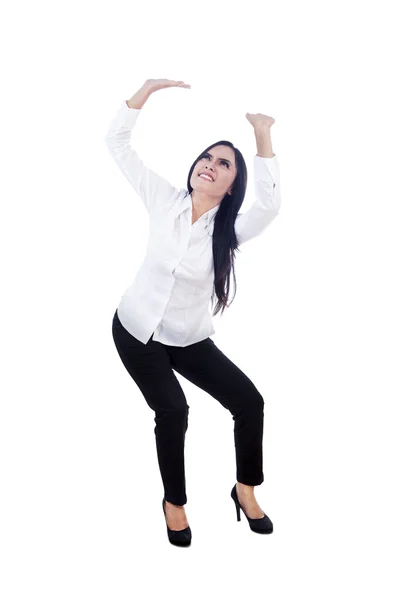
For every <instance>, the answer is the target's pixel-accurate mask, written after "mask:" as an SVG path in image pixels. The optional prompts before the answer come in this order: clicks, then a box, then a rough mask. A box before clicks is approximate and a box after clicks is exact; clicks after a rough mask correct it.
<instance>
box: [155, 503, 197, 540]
mask: <svg viewBox="0 0 400 600" xmlns="http://www.w3.org/2000/svg"><path fill="white" fill-rule="evenodd" d="M162 507H163V511H164V516H165V522H166V524H167V533H168V539H169V541H170V542H171V544H174V545H175V546H190V544H191V541H192V532H191V529H190V527H186V528H185V529H180V530H175V529H170V528H169V527H168V523H167V515H166V512H165V498H163V501H162Z"/></svg>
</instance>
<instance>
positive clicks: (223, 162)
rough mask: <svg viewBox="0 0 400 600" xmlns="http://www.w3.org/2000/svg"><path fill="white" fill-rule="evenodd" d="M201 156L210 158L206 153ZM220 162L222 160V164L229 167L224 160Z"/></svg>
mask: <svg viewBox="0 0 400 600" xmlns="http://www.w3.org/2000/svg"><path fill="white" fill-rule="evenodd" d="M203 158H210V156H209V155H208V154H205V155H204V157H203ZM221 162H222V164H224V165H225V166H226V167H228V169H229V164H228V163H227V162H226V161H225V160H223V161H221Z"/></svg>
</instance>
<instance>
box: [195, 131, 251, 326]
mask: <svg viewBox="0 0 400 600" xmlns="http://www.w3.org/2000/svg"><path fill="white" fill-rule="evenodd" d="M220 145H225V146H229V147H230V148H232V150H233V151H234V153H235V162H236V169H237V174H236V178H235V181H234V182H233V184H232V190H231V194H228V193H226V194H225V196H224V197H223V199H222V201H221V202H220V205H219V209H218V210H217V212H216V214H215V216H214V219H215V220H214V232H213V257H214V275H215V277H214V290H213V295H212V301H214V300H215V295H216V296H217V298H218V302H217V303H216V306H215V308H214V312H213V316H215V315H216V314H218V312H219V311H220V310H221V311H222V312H221V316H222V314H223V313H224V310H225V308H227V307H229V306H230V304H228V299H229V290H230V275H231V271H232V273H233V280H234V282H235V294H234V297H235V296H236V276H235V265H234V260H235V253H236V251H239V252H240V250H239V249H238V248H239V243H238V240H237V237H236V233H235V220H236V217H237V214H238V212H239V209H240V207H241V206H242V204H243V200H244V196H245V193H246V187H247V167H246V163H245V160H244V158H243V155H242V153H241V152H240V150H238V149H237V148H235V146H234V145H233V144H232V143H231V142H228V141H226V140H220V141H219V142H216V143H215V144H211V146H208V148H206V149H205V150H204V151H203V152H202V153H201V154H200V155H199V156H198V157H197V158H196V160H195V161H194V163H193V164H192V166H191V167H190V170H189V175H188V178H187V189H188V193H189V194H191V193H192V190H193V188H192V186H191V185H190V178H191V176H192V173H193V170H194V168H195V166H196V164H197V163H198V161H199V160H200V159H201V158H203V156H204V154H205V153H206V152H208V150H211V148H213V147H214V146H220ZM234 297H233V298H232V301H231V304H232V302H233V299H234Z"/></svg>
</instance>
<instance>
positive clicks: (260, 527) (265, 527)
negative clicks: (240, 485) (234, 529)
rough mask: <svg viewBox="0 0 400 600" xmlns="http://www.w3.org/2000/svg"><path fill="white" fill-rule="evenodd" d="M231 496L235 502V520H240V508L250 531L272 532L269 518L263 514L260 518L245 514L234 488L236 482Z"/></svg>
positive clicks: (234, 487)
mask: <svg viewBox="0 0 400 600" xmlns="http://www.w3.org/2000/svg"><path fill="white" fill-rule="evenodd" d="M231 498H233V500H234V502H235V506H236V514H237V520H238V521H240V509H242V511H243V512H244V515H245V517H246V519H247V520H248V522H249V525H250V529H251V530H252V531H255V532H256V533H272V532H273V529H274V528H273V525H272V521H271V520H270V518H269V517H268V516H267V515H266V514H264V516H263V517H261V519H250V517H248V516H247V515H246V512H245V510H244V508H243V507H242V505H241V504H240V502H239V498H238V495H237V490H236V483H235V485H234V486H233V488H232V491H231Z"/></svg>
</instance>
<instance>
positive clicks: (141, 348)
mask: <svg viewBox="0 0 400 600" xmlns="http://www.w3.org/2000/svg"><path fill="white" fill-rule="evenodd" d="M112 334H113V339H114V343H115V346H116V348H117V351H118V354H119V356H120V358H121V361H122V363H123V365H124V366H125V368H126V370H127V371H128V373H129V375H130V376H131V377H132V379H133V380H134V381H135V383H136V384H137V386H138V387H139V389H140V391H141V392H142V394H143V396H144V398H145V400H146V402H147V404H148V405H149V406H150V408H151V409H152V410H153V411H154V412H155V417H154V421H155V423H156V425H155V428H154V433H155V438H156V446H157V458H158V464H159V468H160V473H161V478H162V481H163V485H164V497H165V499H166V500H167V501H168V502H171V503H173V504H177V505H179V506H182V505H183V504H186V502H187V497H186V480H185V464H184V445H185V434H186V431H187V428H188V412H189V405H188V404H187V402H186V397H185V394H184V392H183V390H182V387H181V385H180V383H179V381H178V379H177V377H176V375H175V373H174V372H173V370H172V367H171V363H170V359H169V356H168V353H167V352H166V351H165V349H164V347H163V345H162V344H159V343H158V342H155V341H153V340H152V339H150V340H149V341H148V343H147V344H143V343H142V342H141V341H140V340H138V339H137V338H135V337H134V336H132V335H131V334H130V333H129V332H128V331H127V330H126V329H125V328H124V327H123V325H122V324H121V322H120V321H119V319H118V315H117V313H115V315H114V319H113V325H112Z"/></svg>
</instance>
